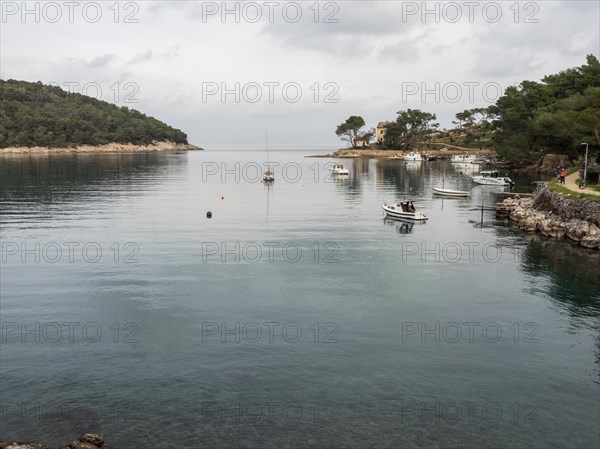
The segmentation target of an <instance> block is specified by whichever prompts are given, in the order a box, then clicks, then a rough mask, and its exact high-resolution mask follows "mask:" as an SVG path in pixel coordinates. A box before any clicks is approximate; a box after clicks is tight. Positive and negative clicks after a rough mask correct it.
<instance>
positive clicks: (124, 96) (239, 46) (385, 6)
mask: <svg viewBox="0 0 600 449" xmlns="http://www.w3.org/2000/svg"><path fill="white" fill-rule="evenodd" d="M24 6H25V8H24ZM1 8H2V21H1V23H0V27H1V29H0V38H1V41H0V77H1V78H2V79H11V78H12V79H22V80H27V81H42V82H44V83H50V82H53V83H56V84H59V85H61V86H62V87H63V88H65V89H71V90H74V91H76V92H82V91H84V93H87V94H88V95H92V96H95V97H98V98H100V99H103V100H106V101H110V102H113V103H116V104H118V105H120V106H123V105H126V106H129V107H132V108H135V109H138V110H140V111H142V112H143V113H145V114H148V115H152V116H154V117H156V118H158V119H160V120H162V121H165V122H167V123H168V124H170V125H172V126H175V127H177V128H180V129H182V130H183V131H185V132H187V134H188V136H189V140H190V142H191V143H194V144H197V145H201V146H205V147H207V148H211V147H215V148H216V147H221V146H224V145H238V146H239V145H240V144H249V145H252V146H258V147H260V146H261V145H263V142H264V133H265V130H268V131H269V140H270V142H271V143H272V144H273V145H298V146H310V147H314V146H317V145H324V146H328V147H335V146H342V145H341V144H340V142H339V140H338V138H337V137H336V135H335V133H334V131H335V128H336V126H337V125H338V124H340V123H341V122H343V121H345V119H346V118H348V116H350V115H361V116H363V117H364V119H365V121H366V122H367V126H368V127H374V126H375V125H376V124H377V122H379V121H383V120H393V119H395V117H396V112H397V111H399V110H402V109H408V108H418V109H422V110H425V111H428V112H432V113H435V114H437V117H438V121H439V122H440V124H441V126H442V127H451V126H452V123H451V122H452V120H454V119H455V117H454V115H455V114H456V113H457V112H459V111H462V110H464V109H471V108H475V107H486V106H488V105H490V104H492V103H493V102H494V101H495V100H496V99H497V97H498V96H499V94H500V93H501V90H503V89H504V88H506V87H507V86H509V85H511V84H515V83H518V82H520V81H522V80H539V79H540V78H541V77H543V76H544V75H546V74H550V73H556V72H558V71H560V70H564V69H566V68H569V67H574V66H578V65H582V64H584V63H585V57H586V55H587V54H590V53H592V54H594V55H596V56H598V55H599V53H600V36H599V30H600V2H599V1H593V0H590V1H538V2H513V1H509V2H477V1H473V2H400V1H381V2H375V1H369V2H358V1H351V2H350V1H347V2H346V1H335V2H314V1H308V2H285V1H272V2H269V1H266V2H227V3H223V2H220V1H219V2H200V1H198V2H194V1H179V2H178V1H169V2H146V1H143V2H119V3H116V2H114V1H108V2H85V1H74V2H62V1H57V2H28V3H23V2H21V1H18V2H13V1H2V2H1ZM25 9H27V11H25ZM98 86H99V87H100V90H98ZM84 87H85V89H84ZM257 87H258V89H257ZM259 89H260V90H259ZM236 97H237V98H236Z"/></svg>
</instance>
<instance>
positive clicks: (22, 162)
mask: <svg viewBox="0 0 600 449" xmlns="http://www.w3.org/2000/svg"><path fill="white" fill-rule="evenodd" d="M186 166H187V155H186V154H185V153H184V154H173V153H160V152H157V153H112V154H60V155H15V156H3V157H2V159H0V201H28V202H34V203H49V202H52V203H55V202H61V201H74V200H77V199H79V198H85V197H87V196H89V194H90V192H96V193H97V194H98V195H101V192H102V191H106V195H105V197H106V198H109V197H110V194H111V190H114V189H106V187H103V188H101V189H99V188H98V186H100V185H103V186H106V185H109V186H113V187H116V186H121V187H123V186H125V187H126V186H128V185H133V184H135V186H136V188H138V189H139V187H140V186H144V185H153V184H155V183H156V179H157V177H163V176H164V177H167V176H172V175H173V174H176V173H178V172H181V171H183V170H185V169H186ZM121 190H122V189H121Z"/></svg>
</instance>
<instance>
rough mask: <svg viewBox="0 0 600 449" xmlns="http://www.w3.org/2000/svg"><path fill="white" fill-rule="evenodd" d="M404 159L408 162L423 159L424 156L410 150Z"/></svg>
mask: <svg viewBox="0 0 600 449" xmlns="http://www.w3.org/2000/svg"><path fill="white" fill-rule="evenodd" d="M404 160H405V161H407V162H418V161H422V160H423V157H422V156H421V155H420V154H419V153H414V152H410V153H408V154H407V155H406V156H404Z"/></svg>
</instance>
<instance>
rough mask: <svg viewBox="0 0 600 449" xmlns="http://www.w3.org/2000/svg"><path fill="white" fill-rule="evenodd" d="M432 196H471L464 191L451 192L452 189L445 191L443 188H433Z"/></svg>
mask: <svg viewBox="0 0 600 449" xmlns="http://www.w3.org/2000/svg"><path fill="white" fill-rule="evenodd" d="M433 194H434V195H441V196H454V197H468V196H471V192H468V191H466V190H452V189H445V188H440V187H434V188H433Z"/></svg>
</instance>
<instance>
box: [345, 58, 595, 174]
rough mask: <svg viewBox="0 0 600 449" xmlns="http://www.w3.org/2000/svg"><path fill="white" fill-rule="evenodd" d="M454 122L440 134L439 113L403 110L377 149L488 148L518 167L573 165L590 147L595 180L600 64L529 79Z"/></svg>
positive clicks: (387, 127)
mask: <svg viewBox="0 0 600 449" xmlns="http://www.w3.org/2000/svg"><path fill="white" fill-rule="evenodd" d="M455 117H456V121H453V122H452V123H453V125H455V127H454V128H453V129H449V130H447V129H442V130H440V129H439V124H437V123H436V122H435V121H436V115H435V114H434V113H431V112H425V111H421V110H418V109H408V110H406V111H399V112H397V117H396V119H395V120H393V121H388V122H383V123H382V124H380V125H379V126H381V127H383V128H384V129H385V132H384V133H383V135H380V134H379V131H378V135H377V142H376V143H375V145H376V146H377V147H378V148H379V149H390V150H410V149H413V148H417V149H419V150H420V149H432V148H433V145H439V146H444V145H448V146H450V145H454V146H456V147H462V148H473V149H476V150H480V151H482V150H483V149H484V148H489V149H492V150H494V151H495V153H496V154H497V155H498V157H499V158H500V159H503V160H505V161H507V162H509V163H511V164H513V165H525V164H530V165H532V164H535V163H538V164H541V161H542V160H543V159H544V157H545V156H548V155H562V156H565V157H566V159H567V160H569V161H570V164H569V165H574V164H575V163H576V161H577V160H578V159H581V158H582V156H584V153H585V147H584V146H583V145H582V144H581V143H582V142H587V143H588V144H589V157H588V159H589V161H590V165H589V166H588V175H589V177H588V180H592V181H593V180H595V179H597V176H598V171H599V170H598V167H597V165H596V166H594V165H593V164H592V162H593V161H595V162H596V164H600V62H599V61H598V58H597V57H596V56H594V55H588V56H587V60H586V63H585V64H583V65H581V66H579V67H574V68H569V69H567V70H564V71H561V72H560V73H557V74H551V75H547V76H545V77H543V78H542V80H540V81H528V80H524V81H522V82H520V83H519V84H518V85H516V86H511V87H509V88H507V89H506V90H505V92H504V94H503V95H502V96H501V97H500V98H498V100H497V101H496V103H495V104H493V105H491V106H489V107H487V108H473V109H468V110H464V111H462V112H458V113H456V116H455ZM363 126H364V125H363ZM338 135H339V134H338ZM355 143H356V142H355V141H351V144H352V146H353V147H355V148H356V145H355Z"/></svg>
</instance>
